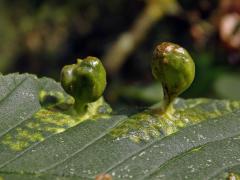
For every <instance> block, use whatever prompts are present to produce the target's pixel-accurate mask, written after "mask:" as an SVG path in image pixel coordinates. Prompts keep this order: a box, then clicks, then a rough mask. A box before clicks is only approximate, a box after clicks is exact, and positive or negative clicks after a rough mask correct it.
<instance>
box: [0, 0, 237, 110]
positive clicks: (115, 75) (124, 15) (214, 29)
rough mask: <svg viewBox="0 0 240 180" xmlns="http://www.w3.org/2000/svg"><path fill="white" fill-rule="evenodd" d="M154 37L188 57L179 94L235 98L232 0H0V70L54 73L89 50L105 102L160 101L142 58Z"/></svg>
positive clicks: (234, 4)
mask: <svg viewBox="0 0 240 180" xmlns="http://www.w3.org/2000/svg"><path fill="white" fill-rule="evenodd" d="M162 41H171V42H175V43H178V44H180V45H181V46H183V47H185V48H186V49H188V50H189V52H190V54H191V55H192V57H193V59H194V60H195V63H196V78H195V81H194V83H193V85H192V86H191V88H190V89H189V90H187V92H185V93H184V94H183V95H182V96H183V97H187V98H194V97H210V98H229V99H240V1H239V0H211V1H209V0H201V1H196V0H178V1H177V0H110V1H106V0H95V1H93V0H78V1H76V0H68V1H60V0H58V1H56V0H55V1H54V0H41V1H40V0H32V1H27V0H12V1H9V0H0V72H2V73H3V74H8V73H11V72H21V73H23V72H30V73H34V74H37V75H38V76H39V77H42V76H49V77H52V78H54V79H56V80H59V73H60V70H61V67H62V66H64V65H66V64H72V63H74V62H75V61H76V58H84V57H86V56H89V55H91V56H97V57H99V58H100V59H101V60H102V61H103V63H104V64H105V67H106V69H107V72H108V88H107V90H106V92H105V97H106V98H107V100H108V101H109V102H110V103H111V104H113V105H118V106H121V105H124V106H125V105H126V104H128V105H143V106H144V105H149V104H152V103H155V102H158V101H159V100H161V98H162V93H161V85H160V84H158V83H156V81H154V79H153V78H152V76H151V69H150V65H149V63H150V60H151V57H152V51H153V49H154V47H155V46H156V45H157V44H158V43H160V42H162Z"/></svg>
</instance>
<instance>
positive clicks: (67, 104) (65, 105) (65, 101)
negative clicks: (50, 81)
mask: <svg viewBox="0 0 240 180" xmlns="http://www.w3.org/2000/svg"><path fill="white" fill-rule="evenodd" d="M39 102H40V104H41V106H43V107H45V108H47V109H59V110H68V109H69V108H71V107H72V106H73V105H74V98H73V97H72V96H69V95H67V96H66V95H64V94H63V93H62V92H60V91H49V92H47V91H45V90H41V91H40V92H39Z"/></svg>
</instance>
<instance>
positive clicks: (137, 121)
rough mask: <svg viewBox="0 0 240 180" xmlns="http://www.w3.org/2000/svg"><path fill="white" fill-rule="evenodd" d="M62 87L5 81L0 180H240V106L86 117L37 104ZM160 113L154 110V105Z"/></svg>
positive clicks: (194, 103)
mask: <svg viewBox="0 0 240 180" xmlns="http://www.w3.org/2000/svg"><path fill="white" fill-rule="evenodd" d="M42 90H45V91H54V92H60V93H62V94H63V95H64V97H66V98H67V97H68V96H69V95H67V94H66V93H65V92H64V91H63V89H62V88H61V86H60V84H58V83H56V82H55V81H53V80H51V79H48V78H41V79H38V78H36V77H35V76H33V75H29V74H23V75H19V74H11V75H7V76H0V179H33V180H35V179H36V180H38V179H61V180H65V179H67V180H71V179H73V180H74V179H84V180H85V179H86V180H87V179H95V177H96V175H98V174H101V173H108V174H110V175H111V176H113V179H214V178H219V179H221V178H222V179H224V178H227V177H228V176H229V174H230V173H235V174H236V176H237V175H238V174H239V167H240V102H239V101H228V100H210V99H189V100H183V99H177V100H176V101H175V102H174V108H175V112H174V113H167V114H164V115H157V114H155V113H152V111H150V110H146V111H143V112H141V113H138V114H135V115H132V116H130V117H127V116H126V115H110V116H86V118H85V119H84V120H83V118H82V117H78V116H76V115H71V114H68V113H65V112H64V111H60V110H56V109H47V108H46V107H43V106H42V105H41V104H40V102H39V92H40V91H42ZM156 106H157V105H156Z"/></svg>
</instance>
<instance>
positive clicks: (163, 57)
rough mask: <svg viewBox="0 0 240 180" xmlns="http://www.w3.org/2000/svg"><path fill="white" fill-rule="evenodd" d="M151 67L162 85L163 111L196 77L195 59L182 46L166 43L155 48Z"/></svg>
mask: <svg viewBox="0 0 240 180" xmlns="http://www.w3.org/2000/svg"><path fill="white" fill-rule="evenodd" d="M151 66H152V73H153V76H154V77H155V78H156V79H157V80H159V81H160V82H161V83H162V86H163V92H164V105H163V106H164V107H163V110H166V109H167V108H168V106H169V105H170V104H171V102H172V101H173V100H174V99H175V98H176V97H177V96H178V95H180V94H181V93H182V92H183V91H185V90H186V89H187V88H188V87H189V86H190V85H191V83H192V82H193V79H194V76H195V65H194V62H193V59H192V58H191V56H190V55H189V53H188V52H187V51H186V50H185V49H184V48H182V47H181V46H179V45H177V44H174V43H170V42H164V43H161V44H160V45H158V46H157V47H156V48H155V50H154V53H153V59H152V63H151Z"/></svg>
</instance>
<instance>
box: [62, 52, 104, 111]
mask: <svg viewBox="0 0 240 180" xmlns="http://www.w3.org/2000/svg"><path fill="white" fill-rule="evenodd" d="M61 84H62V87H63V88H64V90H65V91H66V92H67V93H69V94H70V95H71V96H73V97H74V98H75V105H74V106H75V109H76V111H77V112H79V113H84V112H85V111H86V108H87V107H86V106H87V104H88V103H91V102H94V101H96V100H98V99H99V98H100V97H101V96H102V94H103V92H104V90H105V87H106V71H105V69H104V67H103V65H102V63H101V61H100V60H99V59H98V58H96V57H91V56H89V57H87V58H85V59H78V60H77V63H76V64H72V65H67V66H64V67H63V69H62V72H61Z"/></svg>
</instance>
